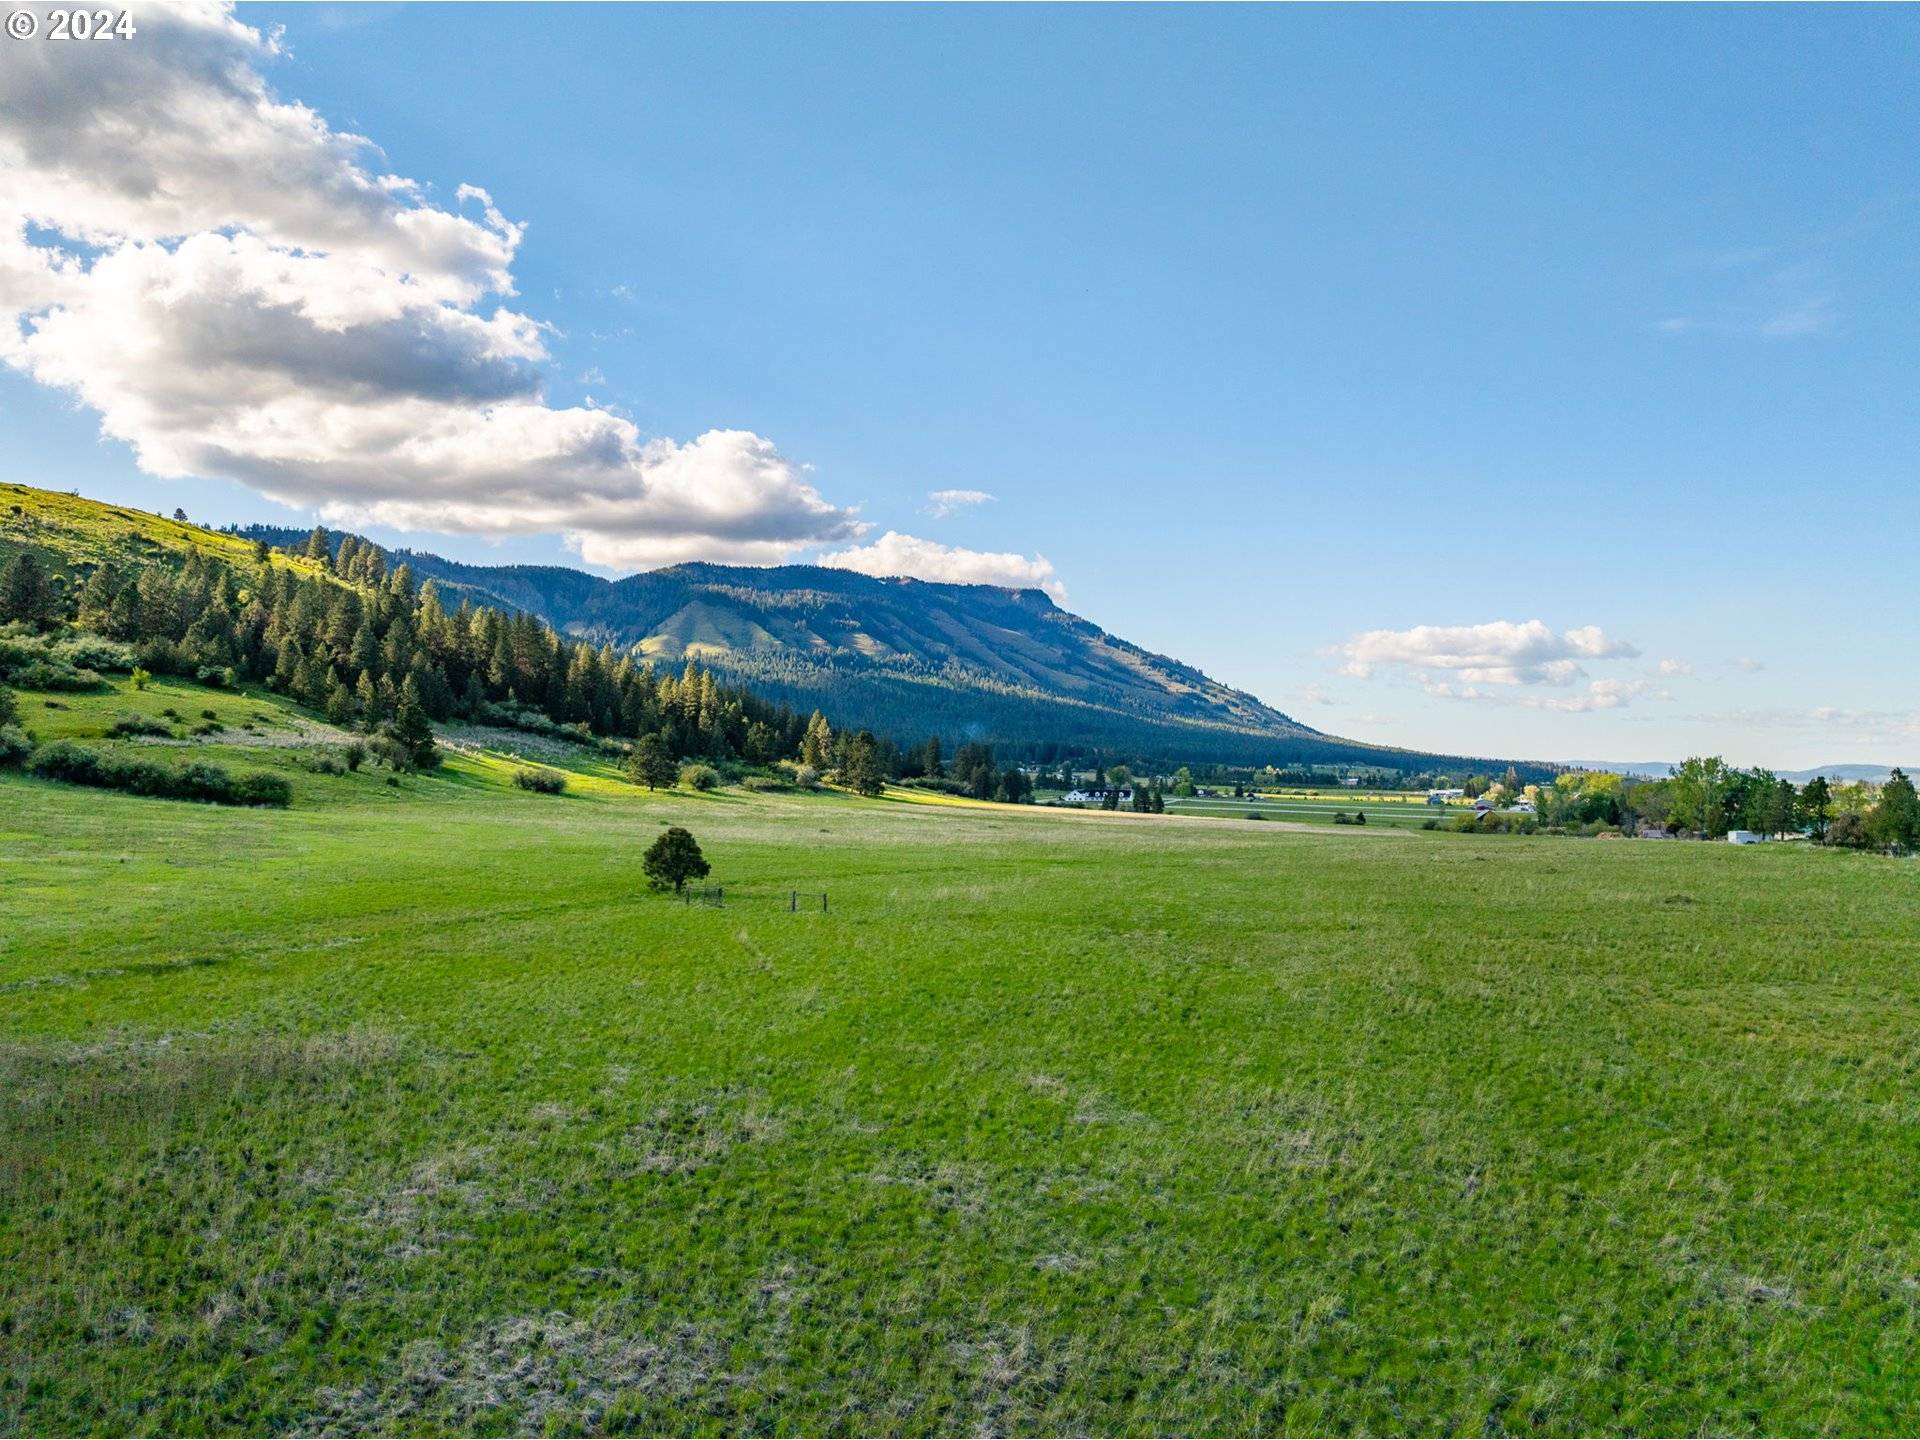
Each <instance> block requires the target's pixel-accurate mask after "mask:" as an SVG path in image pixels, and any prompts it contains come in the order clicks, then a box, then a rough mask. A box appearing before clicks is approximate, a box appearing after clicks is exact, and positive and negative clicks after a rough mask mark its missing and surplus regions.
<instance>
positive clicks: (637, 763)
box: [627, 735, 680, 790]
mask: <svg viewBox="0 0 1920 1440" xmlns="http://www.w3.org/2000/svg"><path fill="white" fill-rule="evenodd" d="M679 773H680V772H679V770H678V768H677V767H676V766H675V765H674V763H673V752H672V751H671V750H669V749H667V742H666V741H664V740H662V739H661V738H660V737H659V736H658V735H642V736H641V737H640V738H639V740H637V741H636V742H635V743H634V747H633V754H632V755H630V756H628V757H627V779H628V780H630V781H632V782H633V783H634V784H635V785H644V786H646V787H647V789H649V790H659V789H663V788H665V787H667V786H670V785H672V784H673V782H674V780H675V779H676V778H678V776H679Z"/></svg>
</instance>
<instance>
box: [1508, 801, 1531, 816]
mask: <svg viewBox="0 0 1920 1440" xmlns="http://www.w3.org/2000/svg"><path fill="white" fill-rule="evenodd" d="M1507 813H1508V814H1509V815H1531V814H1533V802H1532V801H1531V800H1516V801H1514V802H1513V803H1512V804H1511V805H1509V806H1507Z"/></svg>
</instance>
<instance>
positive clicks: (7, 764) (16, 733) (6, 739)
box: [0, 725, 33, 770]
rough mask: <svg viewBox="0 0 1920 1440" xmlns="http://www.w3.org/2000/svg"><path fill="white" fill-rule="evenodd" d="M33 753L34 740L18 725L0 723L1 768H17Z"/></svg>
mask: <svg viewBox="0 0 1920 1440" xmlns="http://www.w3.org/2000/svg"><path fill="white" fill-rule="evenodd" d="M32 753H33V741H32V740H31V739H29V738H28V737H27V732H26V731H24V730H22V729H21V728H20V727H19V726H18V725H0V770H15V769H18V768H19V767H20V766H21V765H23V764H25V763H26V759H27V756H28V755H30V754H32Z"/></svg>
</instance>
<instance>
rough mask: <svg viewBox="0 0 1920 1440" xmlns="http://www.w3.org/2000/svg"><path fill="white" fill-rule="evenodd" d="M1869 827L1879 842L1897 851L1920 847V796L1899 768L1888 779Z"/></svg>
mask: <svg viewBox="0 0 1920 1440" xmlns="http://www.w3.org/2000/svg"><path fill="white" fill-rule="evenodd" d="M1868 825H1869V828H1870V829H1871V830H1872V832H1873V838H1874V839H1875V840H1877V841H1879V842H1880V843H1881V844H1882V845H1888V846H1891V847H1893V848H1894V849H1896V850H1911V849H1912V848H1913V847H1914V846H1915V844H1917V843H1920V796H1916V794H1915V792H1914V788H1913V781H1911V780H1909V779H1908V778H1907V774H1906V771H1904V770H1901V769H1899V768H1898V767H1897V766H1896V767H1895V769H1894V772H1893V773H1892V774H1891V775H1889V776H1888V777H1887V783H1886V784H1884V785H1882V786H1881V787H1880V799H1879V801H1878V803H1876V804H1875V805H1874V807H1873V814H1872V815H1871V816H1870V817H1869V819H1868Z"/></svg>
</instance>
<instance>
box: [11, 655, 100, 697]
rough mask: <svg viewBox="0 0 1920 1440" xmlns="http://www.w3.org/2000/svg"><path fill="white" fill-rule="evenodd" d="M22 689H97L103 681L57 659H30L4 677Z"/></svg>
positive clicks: (91, 673) (89, 671) (86, 671)
mask: <svg viewBox="0 0 1920 1440" xmlns="http://www.w3.org/2000/svg"><path fill="white" fill-rule="evenodd" d="M6 678H7V681H8V683H9V684H12V685H18V686H19V687H20V688H21V689H22V690H98V689H99V688H100V686H101V684H102V683H103V682H102V681H101V679H100V677H99V675H97V674H95V673H94V672H93V671H91V670H77V669H75V668H74V667H73V666H71V665H64V664H62V663H61V662H60V661H58V660H31V661H28V662H27V663H26V664H25V665H23V666H21V667H20V668H19V669H17V670H14V671H12V672H11V673H9V674H8V676H7V677H6Z"/></svg>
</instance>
